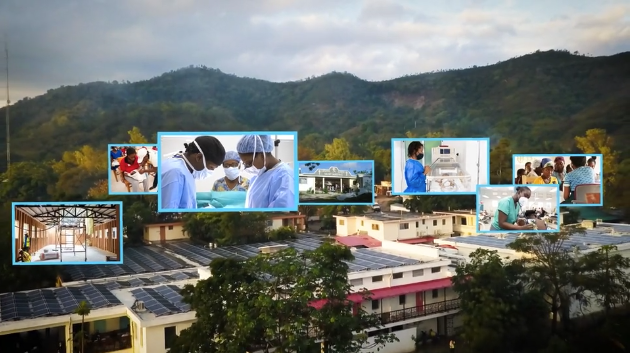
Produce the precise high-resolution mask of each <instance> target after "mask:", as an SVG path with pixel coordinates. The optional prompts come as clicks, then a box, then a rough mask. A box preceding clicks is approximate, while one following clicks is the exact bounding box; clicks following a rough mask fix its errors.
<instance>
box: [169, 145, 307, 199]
mask: <svg viewBox="0 0 630 353" xmlns="http://www.w3.org/2000/svg"><path fill="white" fill-rule="evenodd" d="M243 136H245V135H215V136H214V137H216V138H217V139H219V141H221V143H222V144H223V147H225V151H226V152H227V151H236V145H237V144H238V141H239V140H240V139H241V138H242V137H243ZM196 137H197V136H184V135H173V136H168V135H166V136H165V135H162V136H161V141H160V143H161V146H160V147H161V148H162V151H159V153H160V158H161V159H162V158H169V157H172V155H173V153H174V152H179V151H183V150H184V143H190V142H192V141H193V140H194V139H195V138H196ZM274 139H278V140H280V145H279V146H278V147H276V150H275V151H274V152H273V154H274V155H275V156H276V157H277V158H279V159H280V160H282V162H285V163H287V164H288V165H289V166H290V167H291V168H295V166H297V156H296V155H295V143H296V141H295V140H294V139H293V135H274ZM244 173H245V174H243V176H244V177H249V178H251V177H252V175H251V174H250V173H248V172H244ZM223 177H225V173H224V172H223V167H219V168H217V169H216V170H215V171H214V173H213V174H212V177H211V178H209V179H206V180H198V181H196V183H197V191H200V192H204V191H210V190H211V189H212V186H213V185H214V182H215V181H216V180H217V179H221V178H223Z"/></svg>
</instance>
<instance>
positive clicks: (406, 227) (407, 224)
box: [400, 223, 409, 230]
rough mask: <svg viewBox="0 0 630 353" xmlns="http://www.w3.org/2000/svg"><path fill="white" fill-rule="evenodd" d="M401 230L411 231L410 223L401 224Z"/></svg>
mask: <svg viewBox="0 0 630 353" xmlns="http://www.w3.org/2000/svg"><path fill="white" fill-rule="evenodd" d="M400 229H401V230H403V229H409V223H401V224H400Z"/></svg>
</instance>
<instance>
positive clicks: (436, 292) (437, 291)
mask: <svg viewBox="0 0 630 353" xmlns="http://www.w3.org/2000/svg"><path fill="white" fill-rule="evenodd" d="M431 296H432V297H433V299H435V298H437V297H439V296H440V291H439V290H438V289H434V290H433V292H432V293H431Z"/></svg>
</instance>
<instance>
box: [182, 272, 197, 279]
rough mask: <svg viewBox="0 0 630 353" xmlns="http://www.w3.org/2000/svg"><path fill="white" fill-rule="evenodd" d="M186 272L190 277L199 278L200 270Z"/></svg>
mask: <svg viewBox="0 0 630 353" xmlns="http://www.w3.org/2000/svg"><path fill="white" fill-rule="evenodd" d="M184 274H185V275H186V276H188V278H199V272H197V271H194V272H184Z"/></svg>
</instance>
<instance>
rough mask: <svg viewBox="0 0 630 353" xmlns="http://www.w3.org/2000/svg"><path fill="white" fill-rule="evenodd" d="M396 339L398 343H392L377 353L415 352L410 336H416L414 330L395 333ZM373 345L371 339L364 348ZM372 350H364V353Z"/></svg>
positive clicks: (409, 329)
mask: <svg viewBox="0 0 630 353" xmlns="http://www.w3.org/2000/svg"><path fill="white" fill-rule="evenodd" d="M394 334H395V335H396V338H398V342H393V343H389V344H387V345H386V346H385V347H382V348H380V350H379V351H378V352H379V353H407V352H413V351H415V349H416V347H415V342H414V341H413V339H412V338H411V337H412V336H416V335H417V333H416V328H415V327H414V328H408V329H406V330H401V331H396V332H394ZM372 344H374V339H373V338H371V337H370V338H368V342H367V343H366V344H365V346H367V347H370V346H371V345H372ZM371 351H374V349H366V350H364V352H371Z"/></svg>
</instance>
